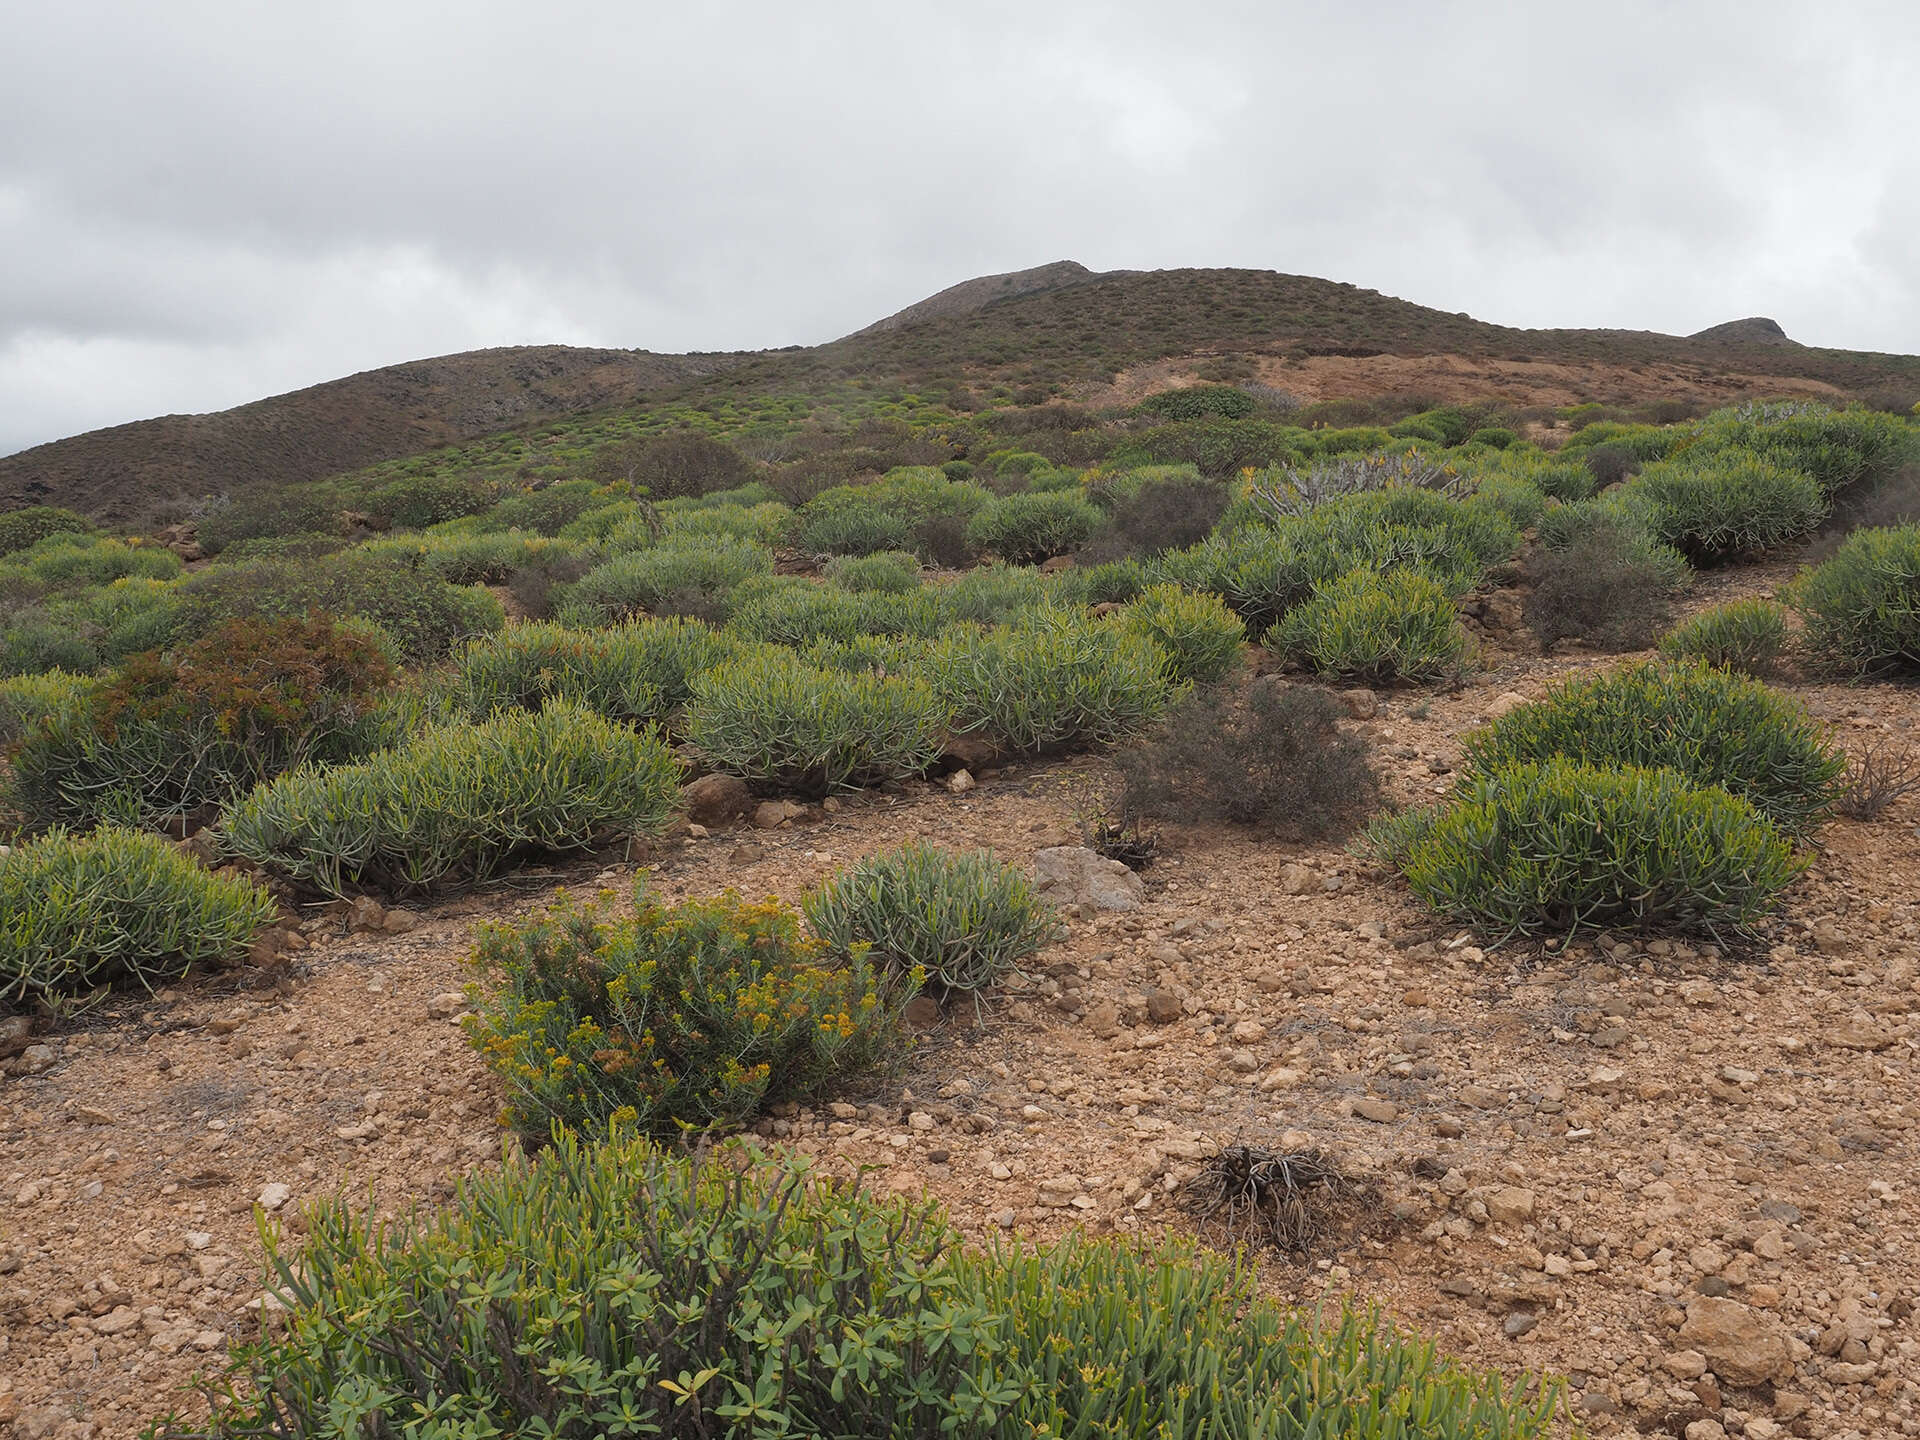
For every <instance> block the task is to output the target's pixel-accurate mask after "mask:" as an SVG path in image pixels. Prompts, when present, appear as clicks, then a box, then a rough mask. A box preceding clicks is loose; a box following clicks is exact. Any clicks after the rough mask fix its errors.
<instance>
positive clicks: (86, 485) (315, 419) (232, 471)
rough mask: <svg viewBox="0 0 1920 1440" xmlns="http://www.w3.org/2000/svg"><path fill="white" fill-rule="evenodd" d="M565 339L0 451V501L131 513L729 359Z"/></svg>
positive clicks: (591, 398) (326, 467) (316, 472)
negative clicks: (585, 345) (583, 345)
mask: <svg viewBox="0 0 1920 1440" xmlns="http://www.w3.org/2000/svg"><path fill="white" fill-rule="evenodd" d="M732 360H733V357H731V356H726V355H654V354H650V353H648V352H646V351H643V350H589V349H580V348H576V347H573V346H568V345H534V346H515V347H509V348H503V349H496V350H472V351H468V352H466V353H465V354H460V355H444V356H440V357H438V358H436V359H430V360H418V361H412V362H409V363H407V364H404V365H389V366H386V367H384V368H382V369H379V370H368V371H364V372H362V373H361V374H358V375H349V376H347V377H346V378H345V379H342V380H330V381H328V382H326V383H325V384H322V385H313V386H309V387H308V388H307V389H304V390H295V391H292V392H290V393H289V394H285V395H276V396H273V397H271V398H270V399H266V400H256V401H254V402H253V403H252V404H248V405H242V406H239V407H238V408H236V409H233V410H223V411H220V412H218V413H215V414H211V415H164V416H161V417H160V418H158V419H154V420H141V421H138V422H136V423H134V424H131V425H116V426H114V427H112V428H111V429H107V430H94V431H91V432H89V433H87V434H85V435H77V436H74V437H73V438H72V439H68V440H56V441H53V442H52V443H50V444H46V445H38V446H35V447H34V448H33V449H31V450H23V451H21V452H19V453H18V454H15V455H8V456H4V457H0V508H7V507H10V506H15V505H32V504H48V503H50V504H57V505H67V506H71V507H72V508H74V509H77V510H83V511H87V512H90V513H93V514H97V515H99V516H100V517H101V518H103V519H106V520H109V521H128V520H132V519H134V518H136V517H139V516H141V515H143V514H145V513H147V512H149V511H151V510H152V509H154V507H156V506H160V505H163V504H165V503H166V502H168V501H173V500H180V499H183V498H189V497H198V496H202V495H213V494H221V493H225V492H229V491H234V490H240V489H244V488H246V487H247V486H249V485H252V484H256V483H259V482H261V481H274V482H285V481H294V480H312V479H317V478H319V477H321V476H323V475H333V474H337V473H339V472H341V471H343V470H353V469H357V468H359V467H361V466H363V465H371V464H373V463H375V462H377V461H380V460H390V459H393V458H395V457H397V456H402V455H411V454H415V453H417V452H419V451H422V450H430V449H433V448H435V447H437V446H440V445H446V444H451V443H454V442H457V441H462V440H471V439H474V438H475V437H477V436H480V435H487V434H491V433H493V432H495V431H499V430H506V429H511V428H513V427H515V426H518V425H525V424H537V423H539V422H541V421H543V420H550V419H553V418H556V417H558V416H561V415H567V414H572V413H574V412H577V411H581V410H592V409H598V408H601V407H604V406H608V405H619V404H631V403H632V402H633V401H635V400H637V399H639V398H640V397H641V396H643V395H644V394H646V393H647V392H649V391H652V390H656V389H660V388H662V387H666V386H672V385H678V384H683V383H685V382H686V381H687V380H689V379H691V378H693V377H696V376H699V375H705V374H711V373H712V372H713V371H714V370H716V369H719V368H721V367H722V366H725V365H727V364H729V363H732Z"/></svg>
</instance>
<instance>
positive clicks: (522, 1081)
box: [467, 888, 916, 1140]
mask: <svg viewBox="0 0 1920 1440" xmlns="http://www.w3.org/2000/svg"><path fill="white" fill-rule="evenodd" d="M474 959H475V963H476V964H477V965H478V966H479V967H480V968H481V970H482V971H483V972H484V974H485V976H486V978H487V981H488V984H487V985H486V986H485V987H476V993H477V994H478V997H479V998H478V1003H477V1004H476V1007H475V1012H474V1015H473V1017H472V1018H471V1019H470V1020H469V1021H468V1022H467V1035H468V1038H469V1039H471V1040H472V1041H473V1043H474V1045H475V1046H476V1047H477V1048H478V1049H479V1050H480V1052H481V1053H482V1054H483V1055H484V1056H485V1057H486V1061H487V1064H488V1065H489V1066H490V1067H491V1068H492V1069H493V1071H494V1073H495V1074H497V1075H498V1076H499V1077H500V1078H501V1080H502V1082H503V1083H504V1084H505V1085H506V1089H507V1096H508V1100H507V1112H508V1117H509V1120H510V1122H511V1123H512V1124H513V1125H514V1126H515V1127H516V1128H517V1129H518V1130H519V1131H520V1132H521V1134H523V1135H526V1136H527V1137H529V1138H531V1139H535V1140H540V1139H544V1138H546V1136H547V1135H548V1133H549V1132H550V1131H551V1129H552V1128H553V1126H555V1125H556V1124H557V1125H562V1126H567V1127H576V1128H581V1129H585V1130H594V1131H598V1130H602V1129H604V1128H605V1127H606V1126H607V1125H609V1124H613V1125H617V1126H635V1125H637V1126H638V1127H639V1128H640V1129H641V1130H642V1131H644V1132H645V1133H647V1134H649V1135H658V1136H662V1137H666V1136H672V1135H676V1134H679V1133H681V1132H682V1131H684V1130H689V1129H691V1130H706V1129H712V1128H715V1127H720V1128H727V1127H731V1126H735V1125H739V1124H741V1123H742V1122H744V1121H746V1120H749V1119H751V1118H752V1117H753V1116H754V1115H756V1114H757V1113H759V1111H760V1110H761V1108H762V1107H763V1106H765V1105H768V1104H773V1103H777V1102H779V1101H782V1100H792V1099H812V1098H814V1097H816V1096H818V1095H819V1094H821V1093H822V1092H823V1091H824V1090H825V1089H826V1087H827V1086H828V1085H830V1084H831V1083H832V1082H833V1081H835V1080H837V1079H841V1078H843V1077H846V1076H849V1075H852V1074H855V1073H857V1072H859V1071H862V1070H865V1069H867V1068H869V1067H870V1066H872V1065H873V1064H874V1062H875V1061H877V1060H878V1059H879V1058H880V1057H881V1056H882V1055H883V1054H885V1052H886V1051H887V1049H888V1048H889V1047H890V1046H891V1045H893V1044H895V1043H897V1041H898V1040H899V1038H900V1035H899V1018H900V1016H899V1011H900V1006H901V1005H902V1004H904V1003H905V1001H906V1000H908V999H910V998H911V997H912V995H913V992H914V989H915V988H916V986H915V977H912V976H910V975H909V976H907V977H905V978H904V979H903V980H902V981H900V982H899V983H894V984H883V983H882V980H881V978H880V977H879V976H878V975H877V974H876V973H875V971H874V970H873V969H872V968H871V967H870V966H869V965H868V964H867V961H866V958H865V956H864V954H862V953H861V952H859V951H851V952H849V953H847V954H846V955H844V956H841V957H838V958H835V957H833V956H831V955H830V954H829V953H828V949H827V946H826V945H825V944H824V943H822V942H821V941H819V940H815V939H810V938H808V937H806V936H803V935H802V934H801V933H800V924H799V916H798V915H797V914H795V913H794V912H793V911H792V910H790V909H788V908H787V907H786V906H784V905H781V904H780V903H779V902H778V901H772V900H769V901H766V902H764V903H759V904H747V903H743V902H742V901H741V900H740V898H739V897H738V896H736V895H732V894H728V895H725V896H722V897H720V898H719V899H716V900H690V901H687V902H686V903H685V904H681V905H663V904H661V903H660V902H659V901H657V900H655V899H653V898H651V897H650V896H648V895H647V894H646V892H645V889H644V888H642V889H641V890H640V891H638V892H637V893H636V894H635V896H634V914H633V915H632V916H631V917H630V918H627V919H620V918H617V917H615V916H613V915H611V914H609V913H607V912H606V911H605V910H603V909H601V908H598V907H589V908H586V909H581V908H578V907H576V906H574V905H573V904H572V903H571V902H569V901H567V900H566V899H565V898H564V897H563V898H562V900H561V903H560V904H559V905H558V906H556V907H555V908H553V909H551V910H547V911H543V912H541V913H540V914H538V915H536V916H534V917H533V918H532V919H530V920H527V921H525V922H523V923H521V924H517V925H513V924H508V925H492V926H488V927H486V928H484V929H483V930H482V931H481V932H480V943H479V946H478V948H477V950H476V951H475V955H474Z"/></svg>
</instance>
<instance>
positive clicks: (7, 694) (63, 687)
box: [0, 670, 97, 746]
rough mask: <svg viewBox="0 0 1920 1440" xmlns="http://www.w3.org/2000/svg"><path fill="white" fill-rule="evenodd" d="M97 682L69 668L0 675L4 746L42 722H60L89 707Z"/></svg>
mask: <svg viewBox="0 0 1920 1440" xmlns="http://www.w3.org/2000/svg"><path fill="white" fill-rule="evenodd" d="M96 683H97V682H96V681H94V680H93V678H92V677H91V676H86V675H74V674H71V673H69V672H68V671H65V670H47V671H43V672H38V673H35V674H32V675H14V676H9V677H7V678H6V679H0V746H5V745H11V744H13V743H14V742H15V741H17V740H19V739H20V738H21V737H22V736H24V735H26V734H28V733H30V732H31V731H32V730H34V729H35V728H37V727H38V726H39V725H40V724H41V723H42V722H47V723H50V724H51V723H58V719H59V717H60V716H62V715H64V714H66V713H67V712H69V711H72V710H76V709H81V708H85V707H86V705H87V703H88V701H89V700H90V699H91V698H92V696H93V692H94V687H95V685H96Z"/></svg>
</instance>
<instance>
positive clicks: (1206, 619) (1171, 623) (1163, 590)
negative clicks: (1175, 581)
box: [1120, 585, 1247, 685]
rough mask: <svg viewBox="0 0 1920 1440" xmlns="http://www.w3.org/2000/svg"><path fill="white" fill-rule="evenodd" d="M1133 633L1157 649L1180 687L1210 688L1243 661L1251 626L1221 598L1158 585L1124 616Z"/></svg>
mask: <svg viewBox="0 0 1920 1440" xmlns="http://www.w3.org/2000/svg"><path fill="white" fill-rule="evenodd" d="M1120 625H1121V627H1122V628H1123V629H1125V630H1127V631H1128V632H1130V633H1132V634H1135V635H1138V636H1140V637H1142V638H1143V639H1146V640H1149V641H1151V642H1152V643H1153V644H1155V645H1157V646H1158V647H1159V648H1160V650H1161V652H1162V653H1163V654H1165V655H1166V657H1167V674H1168V676H1169V677H1170V678H1171V679H1172V680H1173V682H1174V683H1175V684H1177V685H1184V684H1187V683H1188V682H1190V681H1191V682H1197V683H1199V684H1203V685H1210V684H1212V683H1214V682H1215V681H1217V680H1222V679H1224V678H1226V676H1227V675H1229V674H1230V673H1232V671H1233V668H1234V666H1235V665H1237V664H1238V663H1239V661H1240V654H1241V647H1242V645H1243V644H1244V642H1245V640H1246V638H1247V627H1246V626H1245V625H1244V624H1242V623H1241V620H1240V617H1239V616H1238V615H1235V614H1234V613H1233V612H1232V611H1231V610H1229V609H1228V608H1227V607H1226V604H1225V603H1224V602H1223V601H1222V600H1221V599H1220V597H1219V596H1218V595H1195V594H1193V593H1191V592H1190V591H1187V590H1183V589H1181V588H1180V587H1179V586H1178V585H1155V586H1153V587H1152V588H1151V589H1149V590H1146V591H1143V592H1142V593H1141V595H1140V596H1139V598H1138V599H1136V600H1135V601H1134V602H1133V603H1132V604H1131V605H1129V606H1127V608H1126V609H1125V610H1123V611H1122V612H1121V614H1120Z"/></svg>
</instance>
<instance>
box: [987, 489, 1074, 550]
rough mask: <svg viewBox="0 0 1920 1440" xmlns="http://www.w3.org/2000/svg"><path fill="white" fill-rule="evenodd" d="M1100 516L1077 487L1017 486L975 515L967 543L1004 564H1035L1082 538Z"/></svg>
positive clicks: (1067, 548) (1069, 547) (1068, 548)
mask: <svg viewBox="0 0 1920 1440" xmlns="http://www.w3.org/2000/svg"><path fill="white" fill-rule="evenodd" d="M1102 518H1103V517H1102V516H1101V514H1100V511H1099V510H1098V509H1096V508H1095V507H1094V506H1093V505H1091V504H1089V503H1088V502H1087V501H1086V500H1085V499H1084V498H1083V497H1082V496H1081V495H1080V494H1079V492H1078V491H1069V490H1049V491H1043V492H1039V493H1035V492H1032V491H1023V492H1021V493H1019V494H1016V495H1008V496H1006V497H1004V498H1003V499H1000V500H996V501H994V502H993V503H992V504H991V505H989V506H987V507H986V508H985V509H983V510H981V511H980V513H979V514H977V515H975V516H974V517H973V520H972V522H971V523H970V524H968V526H967V543H968V544H969V545H971V546H972V547H973V548H974V549H975V550H979V551H982V552H984V553H986V554H989V555H996V556H998V557H999V558H1000V559H1002V560H1004V561H1006V562H1007V563H1008V564H1009V565H1038V564H1039V563H1040V562H1041V561H1043V560H1050V559H1052V558H1053V557H1054V556H1056V555H1065V554H1067V553H1068V552H1069V551H1072V550H1077V549H1079V548H1080V547H1081V546H1082V545H1084V544H1086V543H1087V541H1088V540H1089V539H1091V538H1092V536H1093V532H1094V531H1095V530H1097V529H1099V528H1100V523H1101V520H1102Z"/></svg>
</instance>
